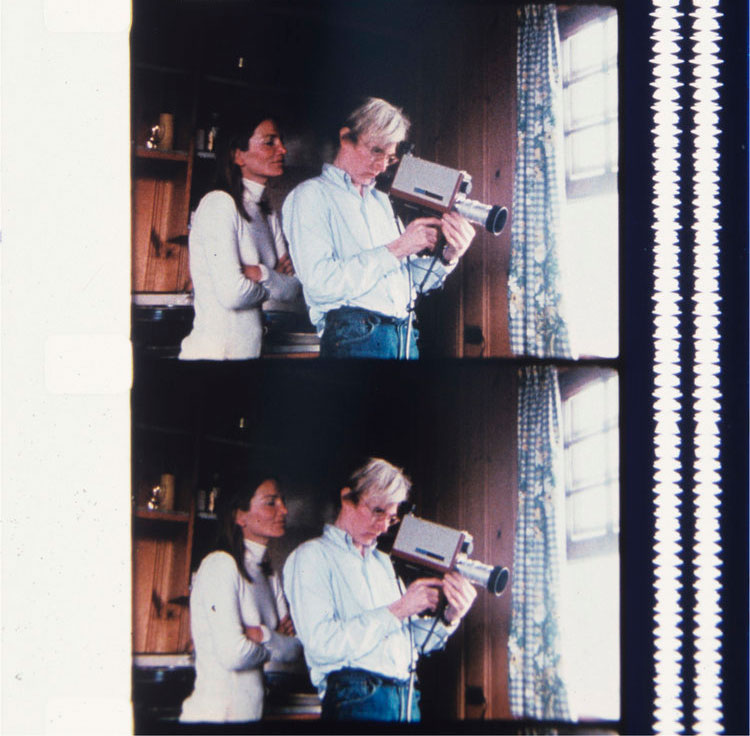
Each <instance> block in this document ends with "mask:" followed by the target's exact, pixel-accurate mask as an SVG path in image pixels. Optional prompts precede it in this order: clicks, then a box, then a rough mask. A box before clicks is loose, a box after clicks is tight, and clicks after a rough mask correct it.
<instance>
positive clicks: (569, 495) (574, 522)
mask: <svg viewBox="0 0 750 736" xmlns="http://www.w3.org/2000/svg"><path fill="white" fill-rule="evenodd" d="M618 413H619V412H618V399H617V375H616V374H610V373H605V374H603V375H602V376H601V377H599V378H597V379H595V380H593V381H590V382H589V383H587V384H586V385H585V387H584V388H582V389H581V390H579V391H574V392H571V394H570V395H569V397H568V398H567V399H566V400H565V401H564V402H563V426H564V457H565V509H566V517H567V518H566V524H565V528H566V542H567V543H566V551H567V557H568V559H571V558H574V557H584V556H587V555H591V554H596V553H598V552H610V551H613V550H614V551H616V550H617V537H618V532H619V514H618V498H619V493H618V487H619V486H618V483H619V430H618Z"/></svg>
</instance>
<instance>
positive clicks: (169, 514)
mask: <svg viewBox="0 0 750 736" xmlns="http://www.w3.org/2000/svg"><path fill="white" fill-rule="evenodd" d="M135 516H136V518H137V519H150V520H152V521H173V522H177V523H181V524H187V523H189V522H190V512H188V511H156V510H153V509H142V508H141V509H136V511H135Z"/></svg>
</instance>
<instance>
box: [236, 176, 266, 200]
mask: <svg viewBox="0 0 750 736" xmlns="http://www.w3.org/2000/svg"><path fill="white" fill-rule="evenodd" d="M242 186H243V187H245V192H244V194H245V196H246V197H248V198H249V199H250V200H251V201H253V202H255V204H258V202H260V200H261V198H262V197H263V192H265V191H266V187H265V184H259V183H258V182H257V181H253V180H252V179H243V180H242Z"/></svg>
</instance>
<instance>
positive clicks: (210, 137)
mask: <svg viewBox="0 0 750 736" xmlns="http://www.w3.org/2000/svg"><path fill="white" fill-rule="evenodd" d="M218 134H219V113H216V112H212V113H211V123H210V125H209V126H208V132H207V134H206V150H207V151H210V152H212V153H215V152H216V136H217V135H218Z"/></svg>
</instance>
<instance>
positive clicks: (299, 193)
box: [281, 164, 455, 334]
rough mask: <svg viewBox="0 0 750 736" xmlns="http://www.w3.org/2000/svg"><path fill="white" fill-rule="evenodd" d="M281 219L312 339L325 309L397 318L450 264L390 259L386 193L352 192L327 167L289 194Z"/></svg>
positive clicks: (392, 233)
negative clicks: (311, 326)
mask: <svg viewBox="0 0 750 736" xmlns="http://www.w3.org/2000/svg"><path fill="white" fill-rule="evenodd" d="M281 215H282V227H283V229H284V234H285V235H286V239H287V241H288V242H289V252H290V254H291V257H292V262H293V263H294V268H295V271H296V273H297V277H298V278H299V280H300V281H301V282H302V287H303V292H304V296H305V301H306V302H307V306H308V308H309V310H310V320H311V321H312V323H313V324H314V325H316V327H317V329H318V333H320V334H322V332H323V328H324V327H325V321H324V320H325V314H326V312H328V311H330V310H331V309H337V308H338V307H342V306H352V307H362V308H364V309H369V310H372V311H375V312H380V313H382V314H386V315H388V316H390V317H396V318H399V319H403V318H404V317H406V316H407V314H408V306H409V303H410V301H411V297H412V296H413V295H414V296H415V295H416V294H417V293H418V292H419V291H428V290H430V289H434V288H435V287H437V286H440V285H441V284H442V283H443V281H444V280H445V277H446V275H447V274H448V273H450V271H452V270H453V268H454V267H455V266H452V267H451V266H447V267H446V266H445V265H443V264H442V263H441V262H440V261H439V260H436V261H435V263H434V264H433V258H432V257H431V256H427V257H418V256H411V257H410V258H408V259H407V258H403V259H399V258H396V256H394V255H393V254H392V253H391V252H390V251H389V250H388V248H387V247H386V246H387V245H388V244H389V243H392V242H393V241H394V240H396V238H398V237H399V235H400V234H401V230H400V225H399V223H398V222H397V220H396V217H395V215H394V213H393V208H392V207H391V203H390V200H389V199H388V196H387V195H385V194H383V192H380V191H379V190H377V189H375V188H374V186H369V187H365V188H364V189H363V192H362V194H360V193H359V189H358V188H357V187H356V186H355V185H354V183H353V182H352V180H351V177H350V176H349V174H347V173H346V172H345V171H343V170H342V169H339V168H337V167H336V166H333V165H331V164H324V166H323V172H322V174H321V175H320V176H317V177H315V178H314V179H308V180H307V181H304V182H302V183H301V184H299V185H298V186H297V187H295V188H294V189H293V190H292V191H291V192H290V193H289V195H288V196H287V198H286V200H285V202H284V206H283V207H282V211H281ZM431 266H432V268H431V269H430V267H431ZM410 289H411V292H410Z"/></svg>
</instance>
